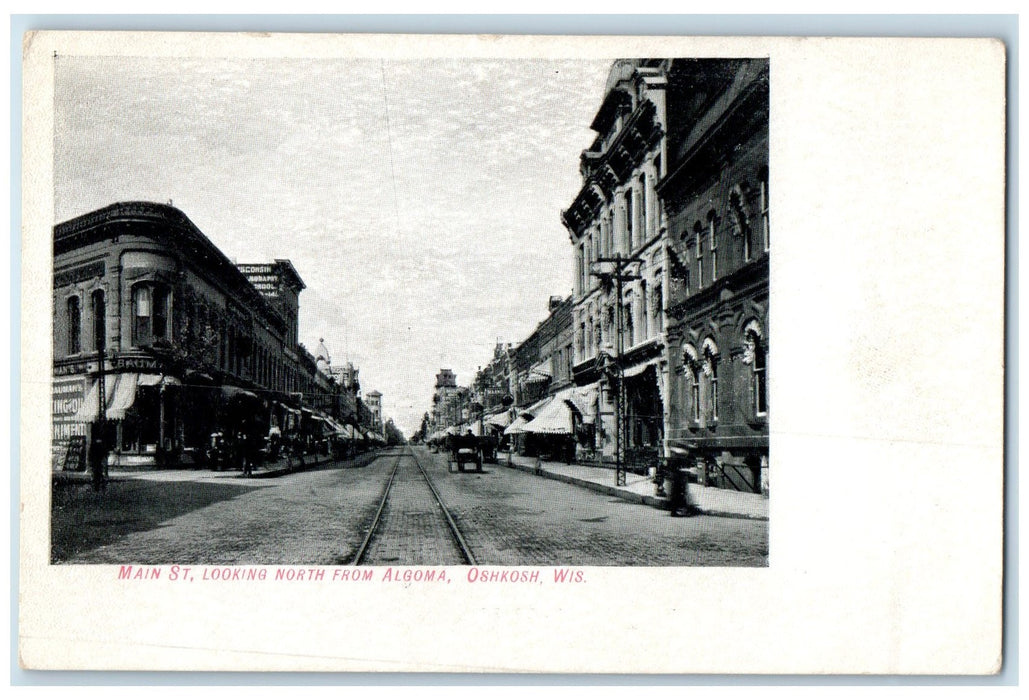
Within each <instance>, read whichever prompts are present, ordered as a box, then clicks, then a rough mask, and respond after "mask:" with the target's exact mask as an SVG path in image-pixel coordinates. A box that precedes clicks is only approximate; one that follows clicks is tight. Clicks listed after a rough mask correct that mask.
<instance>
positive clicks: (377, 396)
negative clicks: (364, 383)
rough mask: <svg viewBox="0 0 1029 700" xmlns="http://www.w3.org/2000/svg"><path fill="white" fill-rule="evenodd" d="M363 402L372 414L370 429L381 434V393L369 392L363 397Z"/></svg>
mask: <svg viewBox="0 0 1029 700" xmlns="http://www.w3.org/2000/svg"><path fill="white" fill-rule="evenodd" d="M364 402H365V404H366V405H367V406H368V410H369V411H371V414H372V426H371V427H372V428H374V429H375V430H377V431H379V432H382V393H381V392H378V391H369V392H368V393H367V394H365V395H364Z"/></svg>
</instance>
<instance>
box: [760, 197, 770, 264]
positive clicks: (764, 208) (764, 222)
mask: <svg viewBox="0 0 1029 700" xmlns="http://www.w3.org/2000/svg"><path fill="white" fill-rule="evenodd" d="M761 234H762V237H763V238H764V244H765V252H768V248H769V244H770V241H769V237H770V234H769V231H768V181H767V180H762V181H761Z"/></svg>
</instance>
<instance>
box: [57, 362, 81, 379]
mask: <svg viewBox="0 0 1029 700" xmlns="http://www.w3.org/2000/svg"><path fill="white" fill-rule="evenodd" d="M87 371H89V365H88V364H87V363H85V362H73V363H71V364H67V365H59V366H57V367H54V376H55V377H67V376H69V375H72V374H85V373H86V372H87Z"/></svg>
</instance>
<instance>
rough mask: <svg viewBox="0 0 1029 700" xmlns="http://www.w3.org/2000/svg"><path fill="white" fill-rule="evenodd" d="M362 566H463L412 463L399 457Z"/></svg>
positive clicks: (426, 486) (428, 491)
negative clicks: (379, 518)
mask: <svg viewBox="0 0 1029 700" xmlns="http://www.w3.org/2000/svg"><path fill="white" fill-rule="evenodd" d="M361 563H362V564H367V565H369V566H377V565H389V564H403V565H409V566H432V565H446V566H457V565H460V564H464V563H465V560H464V557H462V556H461V549H460V547H459V546H458V545H457V543H456V542H455V540H454V535H453V534H452V533H451V531H450V526H449V525H448V524H447V521H446V519H445V517H444V515H443V510H442V508H440V505H439V503H438V502H437V501H436V497H435V496H434V495H433V494H432V489H430V488H429V485H428V483H427V482H426V481H425V477H424V476H423V475H422V472H421V470H419V469H418V467H417V466H416V465H415V460H414V459H413V458H412V457H411V456H409V455H405V456H403V457H401V458H400V462H399V465H398V467H397V474H396V478H394V480H393V486H392V488H391V489H390V492H389V498H388V499H387V501H386V506H385V508H383V512H382V518H381V520H380V521H379V525H378V527H377V528H376V530H375V534H374V536H373V538H372V541H371V543H370V545H369V546H368V551H367V552H366V553H365V556H364V559H363V561H362V562H361Z"/></svg>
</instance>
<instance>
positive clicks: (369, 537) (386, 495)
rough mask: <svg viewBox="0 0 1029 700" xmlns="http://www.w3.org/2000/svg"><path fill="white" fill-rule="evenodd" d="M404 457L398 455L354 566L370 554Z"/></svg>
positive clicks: (355, 558)
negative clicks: (369, 548)
mask: <svg viewBox="0 0 1029 700" xmlns="http://www.w3.org/2000/svg"><path fill="white" fill-rule="evenodd" d="M403 457H404V454H403V453H402V452H401V453H400V454H398V455H397V461H396V464H394V465H393V473H392V474H390V475H389V483H387V484H386V490H385V492H383V494H382V500H381V501H380V502H379V509H378V510H377V511H375V518H374V519H373V520H372V526H371V527H370V528H368V534H367V535H365V537H364V542H362V543H361V548H360V549H358V550H357V556H355V557H354V566H358V565H359V564H360V563H361V560H362V559H364V555H365V554H366V553H367V552H368V545H370V544H371V543H372V537H373V536H374V535H375V530H376V529H378V527H379V520H381V519H382V511H384V510H385V509H386V501H388V500H389V492H390V491H391V490H393V480H394V479H396V478H397V470H398V469H400V460H401V459H402V458H403ZM416 463H417V462H416Z"/></svg>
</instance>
